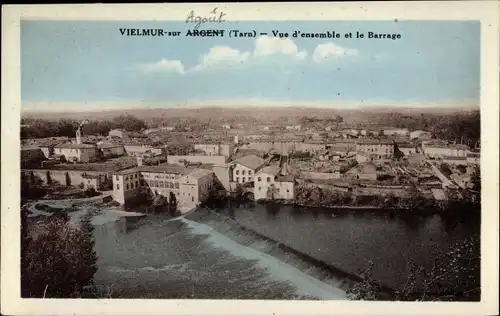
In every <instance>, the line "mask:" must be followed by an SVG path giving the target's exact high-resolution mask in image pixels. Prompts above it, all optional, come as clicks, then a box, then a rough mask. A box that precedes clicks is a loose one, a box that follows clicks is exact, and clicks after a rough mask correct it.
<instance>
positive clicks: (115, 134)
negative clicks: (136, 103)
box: [108, 129, 128, 139]
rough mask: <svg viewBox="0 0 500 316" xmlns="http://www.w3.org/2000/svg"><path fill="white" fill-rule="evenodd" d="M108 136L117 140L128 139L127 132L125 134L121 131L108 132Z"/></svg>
mask: <svg viewBox="0 0 500 316" xmlns="http://www.w3.org/2000/svg"><path fill="white" fill-rule="evenodd" d="M108 136H109V137H118V138H122V139H126V138H128V134H127V132H125V131H124V130H122V129H112V130H110V131H109V133H108Z"/></svg>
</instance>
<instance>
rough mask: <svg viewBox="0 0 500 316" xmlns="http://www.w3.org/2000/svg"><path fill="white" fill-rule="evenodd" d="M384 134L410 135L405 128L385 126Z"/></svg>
mask: <svg viewBox="0 0 500 316" xmlns="http://www.w3.org/2000/svg"><path fill="white" fill-rule="evenodd" d="M383 133H384V135H385V136H406V137H408V136H409V135H410V131H409V130H408V129H407V128H387V129H384V130H383Z"/></svg>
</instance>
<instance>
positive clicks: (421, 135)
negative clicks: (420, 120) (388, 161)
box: [410, 130, 432, 140]
mask: <svg viewBox="0 0 500 316" xmlns="http://www.w3.org/2000/svg"><path fill="white" fill-rule="evenodd" d="M431 138H432V133H431V132H427V131H421V130H418V131H413V132H411V133H410V139H420V140H429V139H431Z"/></svg>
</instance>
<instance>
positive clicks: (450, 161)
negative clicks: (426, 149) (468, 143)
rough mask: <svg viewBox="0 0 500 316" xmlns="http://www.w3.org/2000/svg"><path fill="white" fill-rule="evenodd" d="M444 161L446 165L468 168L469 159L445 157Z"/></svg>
mask: <svg viewBox="0 0 500 316" xmlns="http://www.w3.org/2000/svg"><path fill="white" fill-rule="evenodd" d="M442 160H443V162H444V163H447V164H450V165H456V166H458V165H462V166H466V165H467V163H468V162H467V157H463V156H444V157H442Z"/></svg>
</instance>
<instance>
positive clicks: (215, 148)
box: [194, 144, 234, 157]
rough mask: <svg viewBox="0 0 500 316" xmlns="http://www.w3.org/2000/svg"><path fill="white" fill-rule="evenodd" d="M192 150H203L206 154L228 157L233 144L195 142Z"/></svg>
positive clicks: (232, 149)
mask: <svg viewBox="0 0 500 316" xmlns="http://www.w3.org/2000/svg"><path fill="white" fill-rule="evenodd" d="M194 150H195V151H201V152H204V153H205V154H206V155H207V156H226V157H230V156H231V155H232V154H233V152H234V144H195V145H194Z"/></svg>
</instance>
